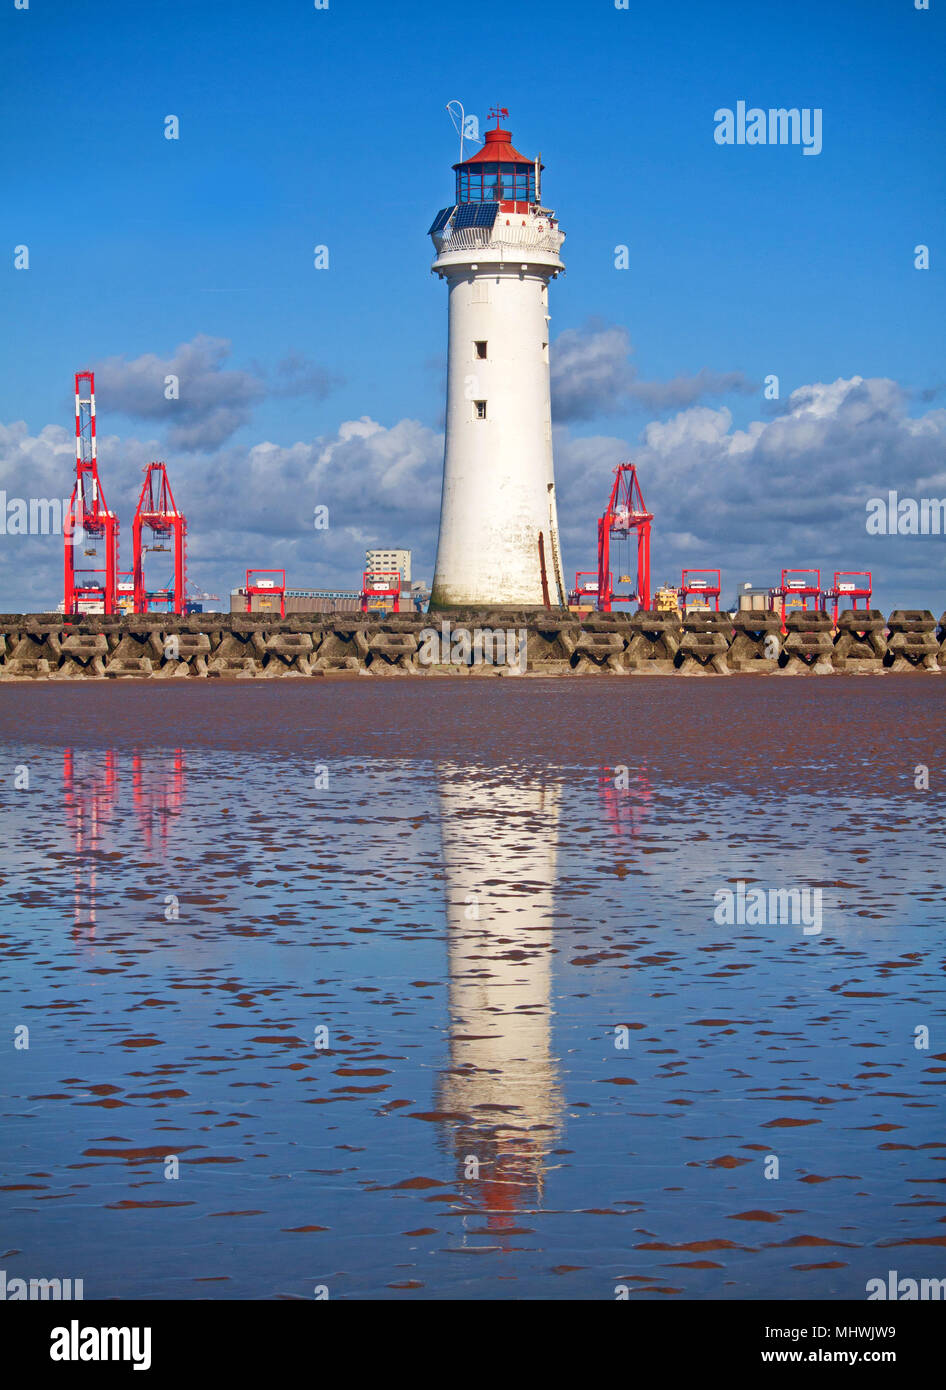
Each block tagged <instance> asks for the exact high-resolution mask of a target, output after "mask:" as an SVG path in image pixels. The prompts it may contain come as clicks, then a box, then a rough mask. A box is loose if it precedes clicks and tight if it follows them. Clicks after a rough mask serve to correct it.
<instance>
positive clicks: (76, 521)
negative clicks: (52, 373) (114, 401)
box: [62, 372, 118, 614]
mask: <svg viewBox="0 0 946 1390" xmlns="http://www.w3.org/2000/svg"><path fill="white" fill-rule="evenodd" d="M75 392H76V481H75V486H74V487H73V489H72V496H71V498H70V499H69V511H68V513H67V515H66V518H65V522H64V525H63V528H62V529H63V540H64V542H65V544H64V575H65V584H64V595H63V611H64V613H66V614H75V613H79V612H81V611H86V612H90V611H94V608H95V607H96V606H97V605H98V604H99V603H101V605H102V612H103V613H117V612H118V517H117V516H116V515H115V513H114V512H112V511H109V508H108V505H107V504H106V501H105V494H104V493H103V491H102V483H101V480H100V479H99V471H98V461H97V458H96V452H95V374H94V372H77V373H76V376H75ZM77 545H83V546H84V550H85V554H86V555H89V556H96V557H97V556H98V547H99V545H101V546H102V548H103V550H104V552H105V554H104V560H105V564H104V566H99V567H91V566H77V565H76V547H77Z"/></svg>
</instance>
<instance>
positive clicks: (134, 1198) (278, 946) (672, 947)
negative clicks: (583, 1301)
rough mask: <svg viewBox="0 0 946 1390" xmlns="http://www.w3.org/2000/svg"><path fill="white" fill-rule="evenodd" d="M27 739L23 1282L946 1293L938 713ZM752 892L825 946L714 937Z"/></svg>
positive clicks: (8, 1145) (457, 713)
mask: <svg viewBox="0 0 946 1390" xmlns="http://www.w3.org/2000/svg"><path fill="white" fill-rule="evenodd" d="M0 701H2V704H0V718H2V732H3V742H2V747H0V781H2V802H0V828H2V836H0V843H2V845H3V851H2V858H0V880H2V881H0V892H2V918H0V929H2V943H0V944H2V963H0V1009H2V1014H3V1032H4V1035H5V1037H6V1039H7V1042H6V1043H5V1045H4V1048H3V1052H2V1057H3V1063H2V1096H0V1116H2V1134H3V1139H2V1165H0V1166H2V1176H0V1214H2V1223H3V1235H2V1237H0V1268H3V1269H5V1270H6V1274H7V1277H8V1278H11V1277H13V1276H14V1275H22V1276H24V1277H30V1276H33V1277H55V1276H59V1277H71V1278H82V1279H83V1281H84V1292H85V1297H86V1298H94V1297H135V1298H145V1297H153V1298H168V1297H187V1298H194V1297H204V1298H206V1297H212V1298H247V1297H306V1298H311V1297H312V1296H313V1294H314V1292H315V1291H316V1289H317V1288H319V1287H324V1288H325V1289H327V1291H328V1294H329V1296H330V1297H333V1298H336V1297H388V1298H410V1297H421V1298H431V1297H463V1298H499V1299H509V1298H523V1297H537V1298H556V1297H558V1298H571V1297H580V1298H607V1299H613V1298H614V1297H615V1290H616V1288H618V1287H619V1286H620V1287H622V1288H626V1289H627V1290H628V1296H629V1297H631V1298H636V1299H640V1298H644V1299H647V1298H653V1297H658V1296H661V1295H669V1296H676V1297H684V1298H720V1297H722V1298H730V1299H752V1298H773V1297H778V1298H818V1299H830V1298H841V1297H848V1298H862V1297H864V1296H865V1284H866V1282H867V1280H868V1279H871V1278H875V1277H880V1278H883V1279H884V1280H886V1278H887V1272H888V1270H890V1269H895V1270H897V1271H898V1272H899V1275H900V1276H901V1277H913V1278H921V1277H936V1278H940V1277H944V1276H946V1249H944V1247H946V1168H940V1167H939V1165H940V1164H941V1163H943V1162H944V1161H946V1135H944V1126H943V1118H942V1095H943V1092H942V1090H941V1087H942V1086H943V1084H944V1081H946V1024H944V1019H943V998H942V975H941V969H942V954H943V952H942V921H943V902H944V898H946V894H944V886H943V873H944V871H943V849H944V840H946V835H944V830H943V795H942V787H943V785H944V780H943V779H944V776H946V766H944V760H943V757H942V754H941V752H940V751H939V749H940V748H941V746H942V728H943V721H942V701H943V688H942V686H941V682H940V681H939V680H937V678H936V677H931V678H929V679H923V678H915V677H905V678H902V679H899V680H898V679H897V678H894V677H891V678H886V679H878V680H868V679H866V678H861V679H858V678H851V679H850V680H847V679H844V678H837V679H834V678H829V679H826V680H823V681H814V680H786V681H779V680H764V679H755V678H746V679H742V678H737V679H733V680H730V681H717V682H713V681H702V682H697V683H696V684H695V685H694V683H693V682H685V681H682V680H680V679H676V680H674V679H671V680H669V681H663V680H659V679H658V680H650V681H646V680H642V681H627V680H619V679H616V680H611V679H607V678H602V679H600V680H598V679H591V680H576V681H568V682H564V681H559V682H556V681H532V680H527V681H516V682H513V681H478V680H474V679H471V680H469V681H464V680H458V681H452V682H430V681H427V682H410V681H391V682H388V683H385V684H384V685H383V686H382V685H381V683H380V682H374V683H371V682H366V681H352V682H347V683H346V682H339V683H337V684H335V683H331V682H312V683H309V682H304V683H303V682H299V683H293V684H292V685H291V686H290V685H288V684H287V685H286V686H282V687H279V688H275V687H273V686H272V685H268V686H266V687H264V688H259V687H244V686H241V687H233V686H223V685H218V686H216V687H212V686H211V687H208V686H203V685H202V686H201V688H199V689H195V688H193V687H188V688H185V689H181V688H179V687H176V688H174V689H161V690H154V689H153V688H148V687H137V688H136V687H132V686H124V687H115V686H108V687H105V688H101V689H100V688H98V687H95V688H90V687H89V686H83V687H79V686H62V687H58V688H57V687H52V686H44V687H27V686H15V687H7V688H5V689H4V690H3V691H0ZM918 765H925V766H927V767H928V769H929V780H930V789H929V790H918V789H917V788H916V787H915V785H914V783H915V780H916V768H917V766H918ZM18 768H19V769H23V768H25V769H26V770H27V772H28V779H29V786H28V788H25V787H21V788H19V789H18V788H16V787H15V781H16V780H19V781H21V782H22V781H23V773H22V771H20V772H19V773H17V769H18ZM624 768H626V769H627V773H626V777H624V776H622V769H624ZM625 782H626V785H624V783H625ZM737 880H742V881H744V882H746V883H747V884H748V885H749V887H750V888H751V887H753V886H762V887H764V888H766V889H768V888H788V887H798V888H815V887H818V888H820V889H821V892H822V916H821V921H820V928H821V929H820V930H818V931H811V932H809V933H806V932H805V931H804V929H803V926H802V925H801V924H800V923H799V924H796V925H791V924H788V923H778V922H770V923H768V924H765V923H763V924H759V925H745V924H743V925H738V924H737V925H732V926H729V925H720V924H718V923H717V921H716V920H714V903H715V902H716V901H718V899H716V898H714V895H715V894H718V893H719V892H720V891H721V890H725V889H727V888H728V889H735V888H736V884H737ZM23 1025H25V1026H26V1027H27V1028H28V1030H29V1047H28V1048H23V1047H19V1048H16V1047H13V1046H11V1043H10V1039H12V1038H13V1037H14V1030H16V1029H18V1028H21V1027H22V1026H23ZM923 1028H928V1029H929V1031H930V1037H929V1045H928V1047H923V1046H917V1042H920V1043H922V1042H923V1041H924V1039H923V1035H922V1032H921V1033H920V1034H917V1031H916V1030H918V1029H920V1030H922V1029H923ZM19 1036H20V1039H21V1040H22V1034H20V1035H19ZM172 1157H176V1159H177V1160H178V1170H179V1176H177V1177H174V1176H173V1175H172V1174H173V1171H174V1164H173V1163H171V1162H169V1159H171V1158H172ZM775 1160H777V1164H776V1163H775ZM776 1166H777V1170H778V1175H777V1176H774V1175H771V1174H773V1173H774V1171H775V1169H776ZM767 1174H770V1176H767Z"/></svg>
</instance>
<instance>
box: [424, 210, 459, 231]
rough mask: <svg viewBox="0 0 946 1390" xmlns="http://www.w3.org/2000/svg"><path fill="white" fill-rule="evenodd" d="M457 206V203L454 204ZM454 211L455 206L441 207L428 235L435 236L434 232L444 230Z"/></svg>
mask: <svg viewBox="0 0 946 1390" xmlns="http://www.w3.org/2000/svg"><path fill="white" fill-rule="evenodd" d="M455 206H456V204H454V207H455ZM452 212H453V208H452V207H450V208H441V209H440V211H439V212H438V213H437V216H436V217H435V218H434V220H433V222H432V224H431V228H430V231H429V232H428V233H427V235H428V236H433V234H434V232H442V231H443V229H444V227H445V226H446V225H447V223H448V222H449V221H450V216H451V213H452Z"/></svg>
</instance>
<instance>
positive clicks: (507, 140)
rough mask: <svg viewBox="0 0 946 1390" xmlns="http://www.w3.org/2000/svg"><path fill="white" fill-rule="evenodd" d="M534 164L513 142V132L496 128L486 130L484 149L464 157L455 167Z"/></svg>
mask: <svg viewBox="0 0 946 1390" xmlns="http://www.w3.org/2000/svg"><path fill="white" fill-rule="evenodd" d="M483 163H489V164H532V163H534V161H533V160H531V159H529V158H528V157H527V156H526V155H524V154H520V153H519V151H518V150H517V149H515V148H514V146H513V143H512V133H511V131H508V130H500V129H499V127H498V126H497V128H496V129H495V130H488V131H487V132H486V143H485V144H484V145H483V147H482V149H479V150H477V151H476V153H475V154H471V155H470V157H469V159H464V160H463V162H462V163H461V164H454V166H453V167H454V169H463V168H465V167H466V166H467V165H468V164H483Z"/></svg>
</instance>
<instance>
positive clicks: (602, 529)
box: [598, 463, 654, 613]
mask: <svg viewBox="0 0 946 1390" xmlns="http://www.w3.org/2000/svg"><path fill="white" fill-rule="evenodd" d="M653 519H654V518H653V514H652V513H651V512H649V511H648V510H647V508H646V506H645V505H644V497H643V494H642V493H641V487H640V482H639V480H638V477H637V468H636V467H635V465H634V464H633V463H619V464H618V466H617V467H616V468H615V470H614V483H613V485H612V487H611V496H610V497H609V498H608V505H607V508H606V509H605V513H604V516H602V517H600V518H599V520H598V609H599V611H600V612H602V613H610V612H611V605H612V603H613V602H615V601H617V602H619V603H631V602H633V601H634V600H635V599H636V601H637V605H638V607H639V608H649V607H650V523H651V522H652V521H653ZM632 531H636V532H637V588H636V592H634V593H615V592H614V581H613V576H612V574H611V541H612V539H617V540H628V539H629V537H630V534H631V532H632ZM618 582H619V583H629V582H630V575H628V574H622V575H620V576H619V579H618Z"/></svg>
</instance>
